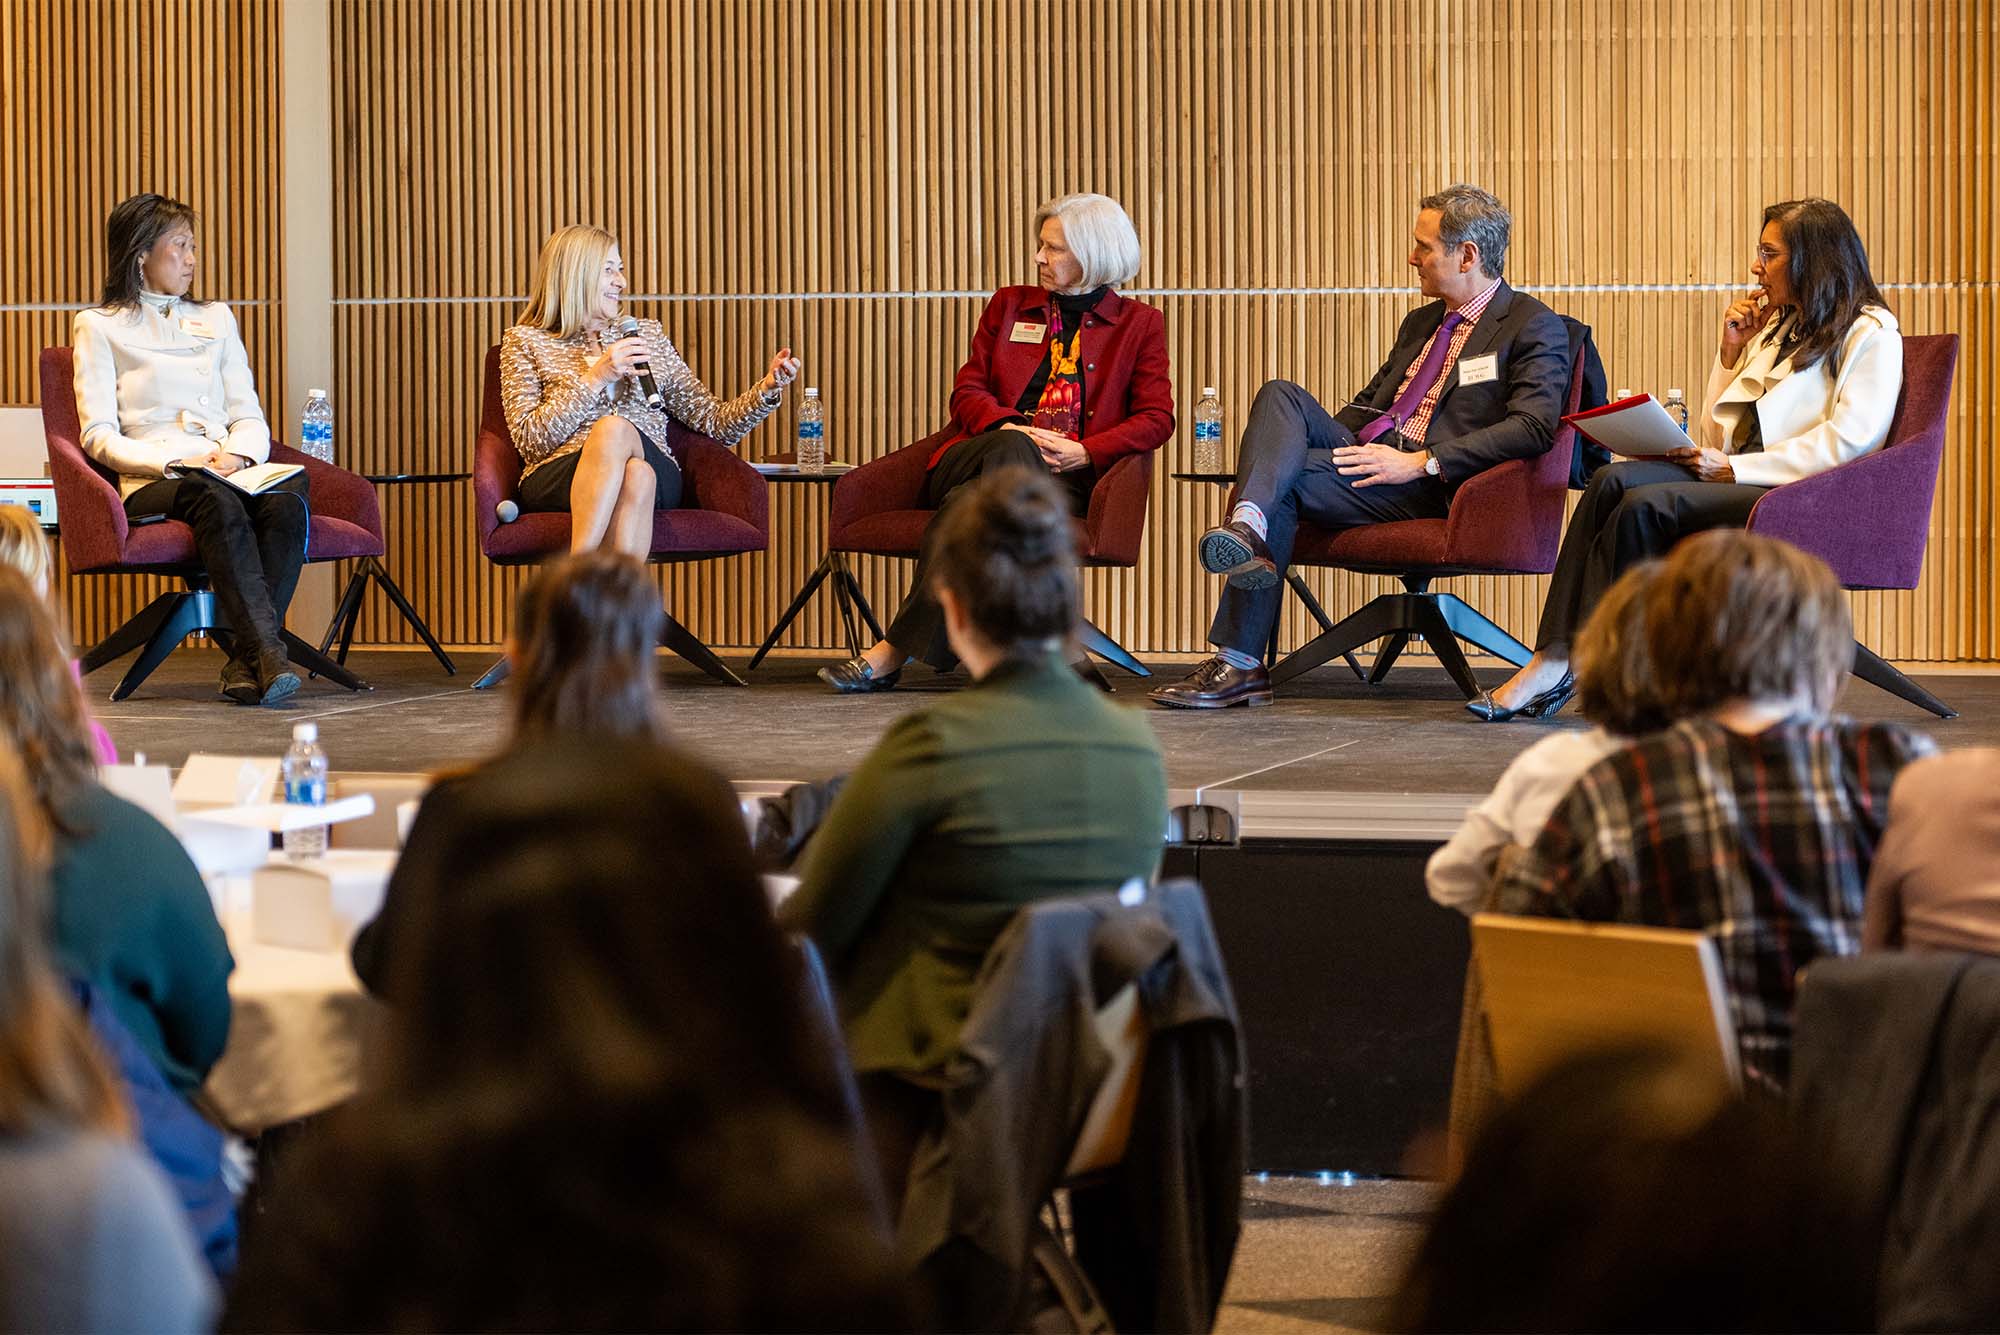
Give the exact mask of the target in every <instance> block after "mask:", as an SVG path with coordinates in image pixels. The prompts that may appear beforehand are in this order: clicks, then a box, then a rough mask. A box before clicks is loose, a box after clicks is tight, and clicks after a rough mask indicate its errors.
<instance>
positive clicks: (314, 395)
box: [306, 389, 326, 399]
mask: <svg viewBox="0 0 2000 1335" xmlns="http://www.w3.org/2000/svg"><path fill="white" fill-rule="evenodd" d="M306 397H307V398H309V399H323V398H325V397H326V391H325V390H323V389H309V390H307V391H306Z"/></svg>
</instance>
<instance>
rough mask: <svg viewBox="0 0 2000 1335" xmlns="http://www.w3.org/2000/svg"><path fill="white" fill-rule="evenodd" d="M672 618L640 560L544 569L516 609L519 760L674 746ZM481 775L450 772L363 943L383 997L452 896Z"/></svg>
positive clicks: (413, 829) (361, 967)
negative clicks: (433, 909) (445, 861)
mask: <svg viewBox="0 0 2000 1335" xmlns="http://www.w3.org/2000/svg"><path fill="white" fill-rule="evenodd" d="M662 615H663V613H662V612H661V609H660V589H659V586H658V585H656V584H655V583H653V580H652V577H651V576H650V575H649V574H647V572H646V567H645V566H644V565H642V564H640V563H639V561H638V560H636V559H635V558H633V557H630V556H624V555H621V554H619V553H617V552H614V551H608V550H598V551H593V552H582V553H578V554H576V555H572V556H565V557H560V558H558V559H557V560H554V561H551V562H550V563H549V564H548V565H546V566H544V567H542V569H541V570H540V571H539V572H537V574H536V575H535V577H534V578H533V579H532V580H530V581H528V584H527V586H526V587H525V588H523V589H522V590H521V594H520V596H519V597H518V598H516V599H515V600H514V627H513V631H512V633H511V634H510V635H509V636H508V637H507V661H508V664H509V666H510V668H511V670H512V675H511V677H510V678H509V681H508V686H507V691H508V695H509V696H510V697H511V699H512V702H513V731H512V735H511V736H510V737H509V739H508V742H507V749H508V751H509V752H512V751H516V750H519V749H520V748H522V747H524V746H528V745H531V744H533V743H536V742H544V741H551V740H556V739H560V738H564V737H585V738H601V739H606V740H619V739H626V740H633V741H644V742H652V743H655V744H659V743H663V742H665V741H666V739H667V728H666V722H665V720H664V719H663V718H662V717H661V714H660V703H659V689H658V686H657V684H656V680H655V676H654V658H653V654H654V650H655V649H656V648H657V647H658V645H659V642H660V634H659V632H660V618H661V616H662ZM478 772H479V771H478V770H476V769H475V770H471V771H466V772H462V773H458V774H447V775H446V776H444V777H443V778H441V779H440V780H439V781H438V783H437V784H436V786H434V787H433V788H432V789H431V790H430V792H429V793H428V794H426V795H425V797H424V801H423V805H422V806H421V807H419V808H418V810H417V818H416V821H415V822H414V823H413V824H412V825H411V826H410V837H409V839H408V841H407V844H406V846H405V848H404V849H403V855H402V857H401V858H399V859H398V860H397V863H396V870H395V872H394V874H393V875H392V876H391V877H390V880H389V888H388V892H387V893H386V894H385V895H384V897H383V900H382V909H381V912H380V913H378V914H377V915H376V917H375V920H374V921H373V922H370V923H369V924H368V925H367V926H365V927H363V928H362V929H361V931H360V934H359V935H357V936H356V937H355V938H354V948H353V960H354V972H355V973H356V974H357V975H358V976H359V977H360V979H361V981H362V982H363V983H364V984H365V985H366V986H367V987H368V989H369V991H371V992H374V993H376V994H377V995H380V996H387V995H389V993H388V992H387V991H386V989H387V988H388V987H389V986H390V985H391V980H392V976H393V972H392V970H391V968H390V960H389V955H390V952H391V942H392V941H396V940H399V939H401V937H402V936H403V934H404V932H405V930H406V929H405V927H404V925H403V921H404V919H405V917H406V916H407V915H408V913H409V912H410V911H411V906H412V904H413V902H415V901H416V900H420V899H422V898H424V897H426V896H428V895H430V894H432V893H436V892H437V891H438V889H439V888H440V887H445V888H446V889H447V891H448V888H449V885H450V878H448V877H446V876H444V875H443V874H442V872H441V870H440V866H439V864H438V859H439V858H440V857H441V856H442V855H443V850H442V848H441V846H440V844H439V843H438V839H439V837H440V832H441V831H443V830H445V829H448V828H450V827H451V825H452V824H453V822H454V821H455V820H456V819H457V818H458V816H459V815H460V814H461V813H462V809H463V802H464V797H463V789H464V788H465V787H466V785H467V783H468V781H469V780H470V779H471V778H472V777H473V776H474V775H476V774H477V773H478Z"/></svg>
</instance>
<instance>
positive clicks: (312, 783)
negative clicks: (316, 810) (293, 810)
mask: <svg viewBox="0 0 2000 1335" xmlns="http://www.w3.org/2000/svg"><path fill="white" fill-rule="evenodd" d="M285 803H286V805H287V806H304V807H323V806H325V805H326V780H325V778H318V779H287V780H285Z"/></svg>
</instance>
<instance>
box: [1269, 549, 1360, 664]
mask: <svg viewBox="0 0 2000 1335" xmlns="http://www.w3.org/2000/svg"><path fill="white" fill-rule="evenodd" d="M1285 583H1287V584H1289V585H1291V586H1292V592H1293V593H1295V594H1297V595H1298V599H1299V601H1300V602H1302V603H1304V604H1305V605H1306V613H1307V615H1309V616H1311V617H1312V619H1313V620H1314V621H1317V622H1319V628H1320V630H1322V631H1329V630H1332V629H1333V618H1332V617H1329V616H1328V615H1327V614H1326V609H1325V608H1324V607H1321V606H1320V605H1319V599H1317V598H1315V597H1314V596H1313V591H1312V585H1310V584H1308V583H1306V580H1305V576H1304V575H1301V574H1300V573H1299V572H1298V571H1296V570H1293V571H1288V572H1287V573H1286V575H1285ZM1283 620H1284V615H1283V613H1282V611H1281V612H1280V613H1279V616H1278V618H1277V620H1275V621H1273V622H1272V623H1271V644H1270V647H1269V649H1268V650H1266V652H1265V654H1264V662H1265V664H1266V665H1267V666H1268V665H1269V664H1272V663H1275V662H1277V661H1278V625H1279V622H1282V621H1283ZM1341 658H1343V659H1344V660H1346V663H1347V667H1348V670H1349V671H1351V672H1352V673H1353V674H1354V679H1355V680H1356V681H1367V680H1368V674H1367V673H1366V672H1363V671H1362V670H1361V660H1359V659H1358V658H1356V657H1355V656H1354V654H1353V653H1352V651H1350V652H1348V653H1344V654H1342V655H1341Z"/></svg>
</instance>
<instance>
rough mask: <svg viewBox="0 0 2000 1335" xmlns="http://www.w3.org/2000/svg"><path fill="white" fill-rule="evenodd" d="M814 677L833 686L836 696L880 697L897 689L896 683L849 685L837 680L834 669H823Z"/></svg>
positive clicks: (870, 682)
mask: <svg viewBox="0 0 2000 1335" xmlns="http://www.w3.org/2000/svg"><path fill="white" fill-rule="evenodd" d="M813 675H814V676H815V677H818V678H819V679H820V680H821V681H823V682H825V683H826V684H827V685H828V686H831V687H832V688H833V693H834V694H835V695H879V694H881V693H882V692H883V691H893V690H895V689H896V683H895V682H893V681H885V682H880V683H879V684H878V683H876V682H872V681H869V682H862V683H860V684H859V685H849V684H847V683H846V682H843V681H841V680H839V679H838V678H836V677H835V676H834V675H833V669H832V668H821V669H820V670H819V671H817V672H815V673H813Z"/></svg>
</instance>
